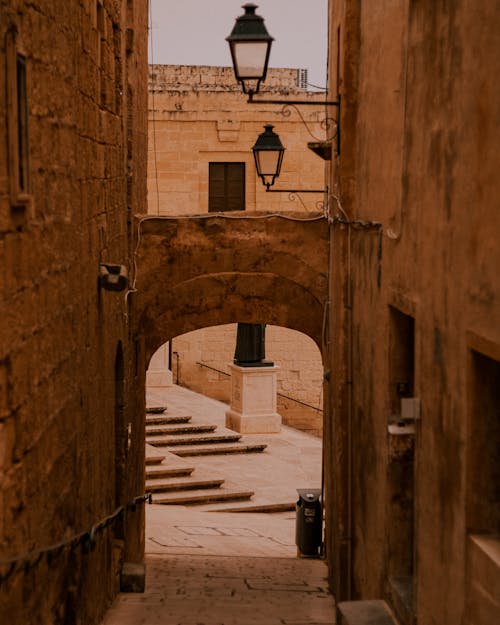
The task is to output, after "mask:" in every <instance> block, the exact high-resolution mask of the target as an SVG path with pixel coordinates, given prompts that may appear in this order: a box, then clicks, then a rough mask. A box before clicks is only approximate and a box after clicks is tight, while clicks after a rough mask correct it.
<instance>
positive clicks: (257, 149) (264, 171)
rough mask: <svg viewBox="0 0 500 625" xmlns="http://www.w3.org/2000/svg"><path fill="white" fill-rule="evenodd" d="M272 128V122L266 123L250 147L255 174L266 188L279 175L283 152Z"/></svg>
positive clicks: (283, 149)
mask: <svg viewBox="0 0 500 625" xmlns="http://www.w3.org/2000/svg"><path fill="white" fill-rule="evenodd" d="M273 128H274V126H273V125H272V124H266V125H265V126H264V132H262V133H261V134H260V135H259V136H258V137H257V141H256V142H255V145H254V146H253V148H252V150H253V157H254V159H255V168H256V169H257V175H258V176H259V177H260V179H261V180H262V183H263V184H264V185H265V187H266V189H267V190H269V187H271V186H272V185H273V184H274V180H275V179H276V178H277V177H278V176H279V175H280V171H281V163H282V161H283V154H284V152H285V148H284V146H283V144H282V143H281V139H280V138H279V136H278V135H277V134H276V133H275V132H273Z"/></svg>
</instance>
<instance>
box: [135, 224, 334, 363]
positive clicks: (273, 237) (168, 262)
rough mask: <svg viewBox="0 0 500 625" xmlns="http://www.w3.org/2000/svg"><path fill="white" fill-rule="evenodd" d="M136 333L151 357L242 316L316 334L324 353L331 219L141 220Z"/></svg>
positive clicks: (252, 320) (136, 279) (137, 266)
mask: <svg viewBox="0 0 500 625" xmlns="http://www.w3.org/2000/svg"><path fill="white" fill-rule="evenodd" d="M138 230H139V239H138V245H137V250H136V257H135V264H136V277H135V287H136V290H137V291H136V293H134V313H135V314H134V319H135V320H136V324H137V325H136V327H135V331H136V332H137V334H139V335H141V336H143V337H144V340H145V347H146V359H147V360H148V359H149V358H150V357H151V356H152V354H153V353H154V351H155V350H156V349H157V348H158V347H159V346H160V345H161V344H162V343H164V342H165V341H167V340H169V339H170V338H172V337H174V336H177V335H179V334H183V333H185V332H188V331H191V330H195V329H198V328H203V327H206V326H210V325H219V324H224V323H230V322H235V321H242V322H248V323H271V324H274V325H278V326H283V327H288V328H291V329H294V330H298V331H300V332H303V333H304V334H307V335H308V336H310V337H311V338H312V339H313V340H314V341H315V342H316V344H317V345H318V347H319V349H320V351H323V349H322V348H323V345H322V344H323V338H322V333H323V327H324V318H325V308H326V302H327V300H328V276H327V268H328V264H329V263H328V255H329V244H328V222H327V221H326V219H324V218H323V217H322V216H321V215H304V214H300V215H294V214H292V215H290V214H286V215H278V214H265V213H250V214H249V213H246V214H245V215H241V214H238V215H236V214H233V213H229V214H214V215H210V214H209V215H202V216H186V217H175V218H174V217H146V218H142V219H140V220H139V224H138Z"/></svg>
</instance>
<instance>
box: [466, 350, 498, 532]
mask: <svg viewBox="0 0 500 625" xmlns="http://www.w3.org/2000/svg"><path fill="white" fill-rule="evenodd" d="M468 430H469V431H468V437H467V441H468V442H467V446H468V457H467V467H468V471H467V526H468V529H469V530H470V531H472V532H476V533H481V532H486V533H492V534H498V533H500V362H497V361H496V360H493V359H492V358H488V357H487V356H484V355H483V354H480V353H478V352H475V351H472V354H471V367H470V381H469V418H468Z"/></svg>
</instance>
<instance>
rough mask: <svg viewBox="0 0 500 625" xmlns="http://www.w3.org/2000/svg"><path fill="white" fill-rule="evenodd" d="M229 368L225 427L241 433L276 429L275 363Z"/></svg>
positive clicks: (277, 416) (277, 421) (279, 425)
mask: <svg viewBox="0 0 500 625" xmlns="http://www.w3.org/2000/svg"><path fill="white" fill-rule="evenodd" d="M229 368H230V369H231V406H230V408H229V410H228V411H227V412H226V427H228V428H230V429H231V430H235V431H236V432H241V433H242V434H267V433H270V432H279V431H280V429H281V416H280V415H279V414H278V413H277V412H276V393H277V372H278V367H276V366H272V367H239V366H238V365H234V364H231V365H229Z"/></svg>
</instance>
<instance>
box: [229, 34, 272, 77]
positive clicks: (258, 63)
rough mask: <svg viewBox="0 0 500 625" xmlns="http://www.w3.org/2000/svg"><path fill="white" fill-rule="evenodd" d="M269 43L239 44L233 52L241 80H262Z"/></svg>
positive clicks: (236, 44) (235, 45)
mask: <svg viewBox="0 0 500 625" xmlns="http://www.w3.org/2000/svg"><path fill="white" fill-rule="evenodd" d="M267 47H268V42H267V41H262V42H253V41H252V42H247V43H242V42H238V43H235V44H234V47H233V51H234V56H235V60H236V67H237V72H238V77H239V78H262V77H263V75H264V66H265V63H266V55H267Z"/></svg>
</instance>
